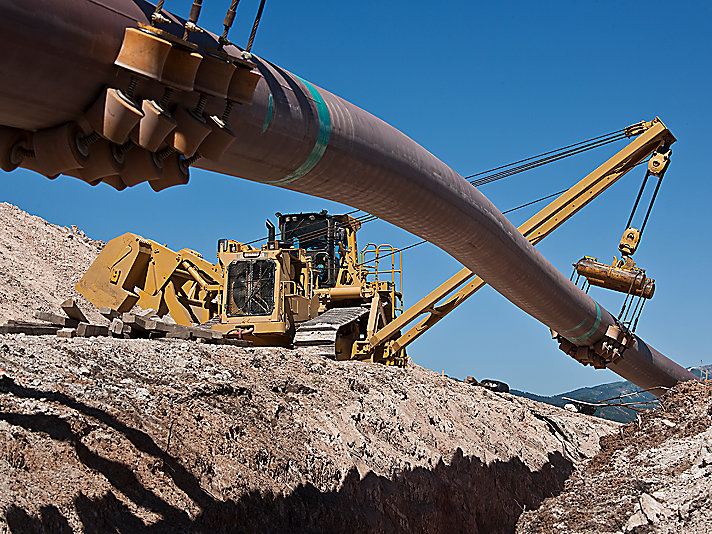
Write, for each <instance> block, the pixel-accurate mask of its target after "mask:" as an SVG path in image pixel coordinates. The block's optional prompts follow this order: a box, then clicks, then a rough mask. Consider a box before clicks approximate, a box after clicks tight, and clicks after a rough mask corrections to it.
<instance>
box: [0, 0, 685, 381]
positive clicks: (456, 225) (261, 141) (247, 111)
mask: <svg viewBox="0 0 712 534" xmlns="http://www.w3.org/2000/svg"><path fill="white" fill-rule="evenodd" d="M153 9H154V8H153V6H152V5H151V4H148V3H147V2H142V1H139V0H102V1H99V0H62V1H57V0H12V1H9V2H5V3H4V6H3V8H2V18H1V20H0V30H2V31H0V44H2V46H3V50H6V51H10V53H4V54H3V55H2V57H1V58H0V67H1V69H2V72H3V73H4V76H5V81H4V83H3V84H2V87H0V124H3V125H7V126H12V127H17V128H23V129H28V130H35V129H41V128H48V127H51V126H55V125H58V124H61V123H62V122H65V121H67V120H77V119H78V118H79V117H81V116H82V114H83V112H84V111H85V110H86V109H87V107H88V106H89V105H90V104H91V103H92V102H93V100H94V99H95V98H96V97H97V95H98V94H99V93H100V91H101V90H102V88H103V87H105V86H107V85H109V86H114V87H117V86H118V87H121V86H122V84H127V83H128V76H127V75H126V73H123V72H121V71H120V70H119V69H118V68H116V67H114V66H113V61H114V59H115V57H116V54H117V52H118V50H119V47H120V45H121V39H122V37H123V33H124V29H125V27H127V26H135V24H136V22H141V23H149V17H150V14H151V13H152V12H153ZM171 20H172V21H173V23H172V24H171V26H174V27H175V28H172V29H171V28H169V29H171V31H174V32H175V33H176V34H177V33H178V32H179V24H178V22H179V21H178V19H176V18H172V19H171ZM196 41H198V42H199V43H200V44H201V46H206V45H207V46H213V47H214V46H215V42H214V37H213V36H211V35H209V34H201V35H199V36H198V37H197V38H196ZM225 51H226V52H227V53H231V54H235V55H237V54H239V50H237V49H236V48H234V47H227V48H226V49H225ZM255 62H256V63H257V65H258V68H259V71H260V73H261V75H262V79H261V80H260V81H259V83H258V85H257V88H256V91H255V95H254V98H253V103H252V105H249V106H237V107H236V108H235V109H234V110H233V112H232V114H231V116H230V121H229V122H230V126H231V128H232V130H233V131H234V132H235V134H236V136H237V140H236V141H235V142H234V143H233V144H232V145H231V147H230V148H229V149H228V151H227V153H225V154H224V155H223V156H222V157H221V158H220V159H219V160H218V161H209V160H198V162H196V164H195V165H196V166H197V167H201V168H204V169H207V170H210V171H215V172H220V173H224V174H228V175H232V176H237V177H241V178H245V179H249V180H254V181H259V182H262V183H266V184H272V185H276V186H279V187H284V188H287V189H291V190H294V191H300V192H302V193H307V194H310V195H315V196H319V197H322V198H327V199H330V200H334V201H337V202H341V203H344V204H348V205H351V206H354V207H357V208H360V209H362V210H364V211H367V212H369V213H371V214H373V215H376V216H378V217H380V218H382V219H384V220H386V221H389V222H391V223H392V224H395V225H397V226H399V227H401V228H403V229H405V230H407V231H409V232H412V233H413V234H416V235H418V236H420V237H422V238H424V239H427V240H428V241H430V242H431V243H433V244H435V245H437V246H438V247H440V248H442V249H443V250H444V251H446V252H447V253H449V254H450V255H452V256H453V257H455V258H457V259H458V260H459V261H460V262H461V263H462V264H463V265H465V266H467V267H468V268H470V269H472V270H473V271H474V272H476V273H478V274H479V275H480V276H481V277H482V278H483V279H484V280H485V281H486V282H487V283H488V284H490V285H491V286H492V287H493V288H494V289H496V290H497V291H498V292H499V293H501V294H502V295H503V296H505V297H506V298H507V299H508V300H510V301H511V302H512V303H514V304H515V305H516V306H518V307H519V308H521V309H522V310H524V311H525V312H527V313H528V314H529V315H531V316H532V317H535V318H536V319H538V320H539V321H541V322H542V323H544V324H545V325H547V326H549V327H551V328H552V329H553V330H555V331H557V332H558V333H560V334H561V335H562V336H563V337H565V338H566V339H568V340H569V341H570V342H572V343H574V344H575V345H579V346H592V345H594V344H595V343H596V342H598V341H599V340H601V338H602V337H603V336H604V334H605V333H606V331H607V329H608V327H609V326H611V325H614V324H615V319H614V318H613V316H612V315H611V314H610V313H608V312H607V311H606V310H605V309H603V308H601V307H600V306H599V305H598V304H597V303H596V302H595V301H594V300H593V299H591V298H590V297H589V296H588V295H586V294H585V293H583V292H582V291H580V290H579V289H578V288H577V287H576V286H574V285H573V284H572V283H571V282H570V281H569V280H568V279H567V278H566V277H565V276H563V275H562V274H561V273H560V272H559V271H558V270H557V269H556V268H554V267H553V266H552V265H551V264H550V263H549V262H548V261H547V260H546V259H545V258H544V257H543V256H542V255H541V253H539V252H538V251H537V250H536V249H535V248H534V247H533V246H532V245H531V244H530V243H529V242H528V241H527V240H526V239H525V238H524V237H523V236H522V235H521V234H520V233H519V232H518V231H517V229H516V228H515V227H514V226H513V225H512V224H511V223H510V222H509V220H507V218H506V217H504V215H502V214H501V213H500V211H499V210H498V209H497V208H496V207H495V206H494V205H493V204H492V203H491V202H490V201H489V200H488V199H487V198H486V197H485V196H484V195H482V193H480V191H478V190H477V189H476V188H475V187H473V186H472V185H471V184H470V183H468V182H467V181H465V180H464V179H463V178H462V177H461V176H460V175H458V174H457V173H456V172H455V171H453V170H452V169H450V168H449V167H448V166H447V165H445V164H444V163H443V162H441V161H440V160H438V159H437V158H436V157H435V156H433V155H432V154H430V153H429V152H428V151H427V150H425V149H424V148H423V147H421V146H420V145H418V144H417V143H415V142H414V141H413V140H411V139H410V138H408V137H407V136H405V135H404V134H403V133H401V132H399V131H398V130H396V129H395V128H393V127H391V126H389V125H388V124H386V123H385V122H383V121H381V120H380V119H378V118H376V117H374V116H373V115H371V114H369V113H368V112H366V111H364V110H362V109H359V108H358V107H356V106H354V105H353V104H351V103H349V102H346V101H345V100H343V99H341V98H339V97H337V96H335V95H333V94H331V93H329V92H328V91H326V90H324V89H321V88H319V87H316V86H314V85H313V84H311V83H309V82H307V81H305V80H302V79H301V78H299V77H298V76H295V75H293V74H291V73H289V72H287V71H285V70H283V69H281V68H279V67H278V66H276V65H273V64H271V63H269V62H267V61H265V60H262V59H259V58H255ZM123 86H125V85H123ZM139 90H143V91H144V92H145V93H146V95H156V96H155V97H156V98H157V97H158V95H160V91H161V88H160V87H159V86H157V85H156V84H153V85H152V83H151V82H145V83H143V88H142V89H141V88H139ZM151 97H152V98H153V97H154V96H151ZM196 99H197V95H195V94H190V93H185V94H182V95H179V97H178V102H182V103H184V104H185V105H186V106H192V105H194V104H195V101H196ZM223 107H224V102H223V101H219V100H218V99H215V98H213V99H210V100H209V101H208V104H207V107H206V112H207V113H209V114H220V113H221V112H222V108H223ZM609 367H610V369H611V370H613V371H615V372H616V373H618V374H619V375H621V376H623V377H624V378H627V379H628V380H630V381H632V382H634V383H636V384H637V385H639V386H641V387H642V388H656V387H658V386H665V387H669V386H672V385H674V384H675V383H677V382H678V381H681V380H689V379H693V378H695V377H694V375H692V374H691V373H689V372H688V371H686V370H685V369H684V368H682V367H681V366H679V365H677V364H676V363H675V362H673V361H672V360H670V359H668V358H666V357H665V356H663V355H662V354H660V353H659V352H658V351H656V350H655V349H653V348H652V347H649V346H648V345H646V344H645V343H644V342H643V341H642V340H641V339H639V338H636V341H635V344H634V346H632V347H630V348H628V349H627V350H626V351H625V353H624V355H623V357H622V358H619V359H618V360H617V361H616V362H615V363H611V364H609ZM661 391H662V390H656V391H654V392H655V393H660V392H661Z"/></svg>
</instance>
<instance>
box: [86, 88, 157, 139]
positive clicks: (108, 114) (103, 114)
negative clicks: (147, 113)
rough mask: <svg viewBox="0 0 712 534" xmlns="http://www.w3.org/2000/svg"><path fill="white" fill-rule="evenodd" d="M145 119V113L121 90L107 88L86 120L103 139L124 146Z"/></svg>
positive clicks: (88, 113) (87, 114) (90, 109)
mask: <svg viewBox="0 0 712 534" xmlns="http://www.w3.org/2000/svg"><path fill="white" fill-rule="evenodd" d="M142 117H143V111H142V110H141V109H139V108H138V107H137V106H136V104H135V103H134V102H133V101H132V100H131V99H130V98H129V97H128V96H126V94H124V93H122V92H121V91H120V90H119V89H113V88H111V87H109V88H107V89H106V91H104V93H103V94H102V95H101V96H100V97H99V98H98V99H97V101H96V102H94V104H93V105H92V107H91V108H89V111H87V112H86V114H85V116H84V118H85V119H86V121H87V122H88V123H89V125H90V126H91V128H92V129H93V130H94V131H96V132H99V134H101V136H102V137H105V138H106V139H108V140H109V141H112V142H114V143H116V144H117V145H123V144H124V143H125V142H126V140H127V139H128V137H129V133H131V130H133V128H134V126H136V124H137V123H138V121H139V120H141V118H142Z"/></svg>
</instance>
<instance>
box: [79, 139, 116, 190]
mask: <svg viewBox="0 0 712 534" xmlns="http://www.w3.org/2000/svg"><path fill="white" fill-rule="evenodd" d="M124 161H125V156H124V154H123V152H122V151H121V148H120V147H118V146H117V145H114V144H113V143H110V142H109V141H106V140H105V139H100V140H98V141H96V143H94V144H93V145H92V147H91V154H89V160H88V161H87V162H86V164H85V165H84V167H82V168H81V169H77V170H76V171H75V173H76V174H73V175H74V176H76V177H77V178H80V179H82V180H84V181H85V182H87V183H89V184H91V185H94V182H97V181H101V179H102V178H103V177H104V176H111V175H115V174H119V172H120V171H121V170H122V169H123V167H124Z"/></svg>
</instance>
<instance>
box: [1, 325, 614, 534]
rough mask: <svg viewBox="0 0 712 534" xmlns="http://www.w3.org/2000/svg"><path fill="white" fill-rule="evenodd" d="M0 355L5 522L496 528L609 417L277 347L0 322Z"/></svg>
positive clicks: (192, 527)
mask: <svg viewBox="0 0 712 534" xmlns="http://www.w3.org/2000/svg"><path fill="white" fill-rule="evenodd" d="M0 362H1V363H0V365H1V366H2V368H3V369H4V370H5V371H6V373H7V374H8V375H9V376H6V377H5V378H3V379H2V382H1V383H0V479H1V480H3V481H5V482H3V483H2V485H1V486H0V509H2V510H4V512H5V521H6V522H7V524H8V526H9V527H10V530H11V531H13V532H15V530H16V529H18V526H19V525H22V524H32V523H33V522H34V523H35V524H37V525H40V524H44V523H43V522H45V523H46V522H48V521H49V522H51V521H56V522H57V523H56V524H58V525H62V526H63V528H64V529H65V530H67V531H69V530H73V531H82V530H84V531H85V532H105V531H112V529H114V528H118V527H119V526H121V525H134V526H135V527H132V528H131V529H130V531H132V532H193V531H199V532H265V531H267V532H287V531H298V532H305V531H306V532H384V533H385V532H394V531H402V532H436V533H437V532H443V533H445V532H456V531H468V532H511V531H512V529H513V526H514V523H515V522H516V519H517V517H518V516H519V514H520V513H521V512H522V510H523V509H531V508H533V507H536V506H537V505H538V504H539V502H540V501H541V500H542V499H543V498H545V497H548V496H550V495H553V494H556V493H558V492H559V491H560V490H561V489H562V488H563V483H564V480H565V479H566V478H568V476H569V475H570V473H571V471H572V470H573V468H574V465H575V464H576V463H578V462H580V461H581V460H582V459H585V458H586V457H590V456H592V455H593V454H595V453H596V452H597V451H598V441H599V438H600V437H601V436H602V435H604V434H606V433H608V432H610V431H611V430H614V429H615V428H616V427H617V425H616V424H615V423H609V422H605V421H602V420H599V419H595V418H592V417H586V416H580V415H577V414H570V413H569V412H566V411H564V410H561V409H559V408H556V407H551V406H548V405H544V404H539V403H536V402H534V401H530V400H528V399H522V398H518V397H514V396H511V395H507V394H497V393H492V392H489V391H487V390H485V389H482V388H478V387H474V386H470V385H468V384H464V383H462V382H458V381H455V380H452V379H449V378H447V377H442V376H440V375H439V374H437V373H434V372H432V371H429V370H426V369H423V368H421V367H418V366H416V365H413V366H412V367H411V368H409V369H406V370H403V369H396V368H388V367H385V366H381V365H373V364H367V363H358V362H353V363H352V362H334V361H331V360H324V359H322V358H319V357H314V356H308V355H303V354H299V353H297V352H294V351H289V350H279V349H244V348H237V347H220V346H218V347H213V346H208V345H200V344H197V343H193V342H180V341H171V340H155V341H152V340H123V339H110V338H95V339H91V338H89V339H82V338H78V339H77V338H75V339H71V340H68V341H60V340H58V339H55V338H52V337H49V336H47V337H26V336H21V335H8V336H0ZM10 377H11V378H10ZM51 518H54V519H51Z"/></svg>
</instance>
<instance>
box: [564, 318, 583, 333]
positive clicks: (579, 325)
mask: <svg viewBox="0 0 712 534" xmlns="http://www.w3.org/2000/svg"><path fill="white" fill-rule="evenodd" d="M585 322H586V319H584V320H583V321H581V322H580V323H579V324H577V325H576V326H574V327H573V328H569V329H568V330H566V331H565V332H564V334H565V333H566V332H573V331H574V330H578V329H579V328H581V327H582V326H583V325H584V323H585Z"/></svg>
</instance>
